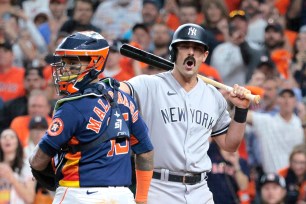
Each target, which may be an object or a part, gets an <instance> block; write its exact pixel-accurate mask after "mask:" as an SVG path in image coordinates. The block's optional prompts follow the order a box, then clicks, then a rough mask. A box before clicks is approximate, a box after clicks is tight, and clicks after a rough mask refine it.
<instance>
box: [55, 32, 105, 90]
mask: <svg viewBox="0 0 306 204" xmlns="http://www.w3.org/2000/svg"><path fill="white" fill-rule="evenodd" d="M108 53H109V45H108V43H107V41H106V40H105V39H104V37H103V36H101V35H100V34H99V33H96V32H94V31H84V32H77V33H74V34H72V35H70V36H68V37H66V38H65V39H64V40H63V41H62V43H61V44H60V45H59V46H58V47H57V48H56V50H55V53H54V56H58V57H60V58H61V61H60V62H57V63H53V64H51V66H52V68H53V79H54V83H55V86H56V89H57V91H58V93H59V94H65V95H69V94H73V93H76V92H78V91H79V90H80V89H81V88H82V87H85V86H86V85H88V84H89V83H90V82H91V81H93V80H95V79H97V77H98V75H99V74H100V73H101V72H102V71H103V70H104V67H105V62H106V60H107V57H108ZM63 58H68V59H75V60H78V62H79V64H77V65H67V64H66V63H65V62H64V61H63V60H62V59H63ZM81 61H88V64H86V65H85V64H82V63H81ZM84 66H86V68H85V69H81V67H84ZM72 68H74V70H79V72H78V73H75V72H74V73H72V71H71V69H72ZM67 70H70V71H67Z"/></svg>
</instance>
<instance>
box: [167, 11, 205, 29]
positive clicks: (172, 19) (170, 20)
mask: <svg viewBox="0 0 306 204" xmlns="http://www.w3.org/2000/svg"><path fill="white" fill-rule="evenodd" d="M203 21H204V14H203V13H198V15H197V20H196V24H198V25H201V24H202V23H203ZM165 22H166V25H167V26H168V28H170V29H171V30H173V31H174V30H176V29H177V28H178V27H179V26H180V25H181V23H180V20H179V18H178V17H177V16H176V15H175V14H174V13H169V14H168V15H167V17H166V19H165Z"/></svg>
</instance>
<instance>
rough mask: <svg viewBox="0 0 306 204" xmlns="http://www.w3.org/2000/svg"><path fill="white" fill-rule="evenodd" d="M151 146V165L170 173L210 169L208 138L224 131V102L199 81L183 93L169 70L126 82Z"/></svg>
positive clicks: (226, 117)
mask: <svg viewBox="0 0 306 204" xmlns="http://www.w3.org/2000/svg"><path fill="white" fill-rule="evenodd" d="M128 84H129V85H130V86H131V87H130V88H131V90H132V94H133V95H135V97H136V98H137V101H138V105H139V108H140V110H141V114H142V116H143V118H144V120H145V121H146V123H147V125H148V128H149V131H150V135H151V141H152V143H153V145H154V168H155V169H168V170H170V171H172V172H204V171H209V170H210V169H211V161H210V158H209V157H208V155H207V150H208V148H209V141H208V138H209V137H210V136H217V135H220V134H223V133H225V132H226V131H227V129H228V126H229V123H230V121H231V118H230V116H229V113H228V111H227V102H226V100H225V99H224V97H223V96H222V94H221V93H220V92H219V91H218V90H217V89H216V88H215V87H213V86H211V85H208V84H206V83H204V82H203V81H202V80H199V81H198V83H197V85H196V86H195V87H194V88H193V89H192V90H191V91H189V92H186V91H185V90H184V89H183V88H182V87H181V85H180V84H179V83H178V82H177V81H176V80H175V78H174V77H173V75H172V74H171V72H170V71H169V72H164V73H160V74H157V75H140V76H137V77H134V78H132V79H131V80H129V81H128Z"/></svg>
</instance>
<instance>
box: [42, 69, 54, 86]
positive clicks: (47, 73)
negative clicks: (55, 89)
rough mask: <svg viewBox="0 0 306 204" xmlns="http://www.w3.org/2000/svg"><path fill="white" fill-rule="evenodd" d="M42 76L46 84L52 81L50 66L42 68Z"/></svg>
mask: <svg viewBox="0 0 306 204" xmlns="http://www.w3.org/2000/svg"><path fill="white" fill-rule="evenodd" d="M43 75H44V78H45V80H46V82H48V81H50V80H53V79H52V67H51V65H47V66H45V67H44V69H43Z"/></svg>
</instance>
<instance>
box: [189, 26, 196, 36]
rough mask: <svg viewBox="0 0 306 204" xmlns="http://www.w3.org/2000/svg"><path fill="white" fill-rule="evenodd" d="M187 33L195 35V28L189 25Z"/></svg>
mask: <svg viewBox="0 0 306 204" xmlns="http://www.w3.org/2000/svg"><path fill="white" fill-rule="evenodd" d="M188 35H194V36H196V35H197V29H196V28H193V27H190V28H189V30H188Z"/></svg>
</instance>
